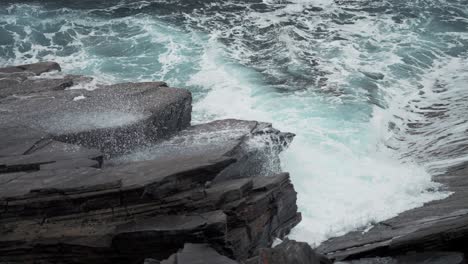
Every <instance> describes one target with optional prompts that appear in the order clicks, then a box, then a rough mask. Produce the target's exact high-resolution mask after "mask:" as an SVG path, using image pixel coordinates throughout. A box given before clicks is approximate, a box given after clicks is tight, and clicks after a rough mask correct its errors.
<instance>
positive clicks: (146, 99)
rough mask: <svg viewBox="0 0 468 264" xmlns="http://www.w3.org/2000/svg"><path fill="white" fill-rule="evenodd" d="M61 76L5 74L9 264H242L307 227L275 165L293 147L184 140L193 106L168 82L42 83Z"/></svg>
mask: <svg viewBox="0 0 468 264" xmlns="http://www.w3.org/2000/svg"><path fill="white" fill-rule="evenodd" d="M47 67H49V68H47ZM54 67H55V66H53V65H52V64H50V65H49V66H47V65H42V64H41V65H36V66H34V65H26V66H20V67H16V68H8V69H6V70H5V69H3V70H0V76H3V77H5V78H3V80H5V79H7V80H9V81H8V82H9V83H8V82H6V83H3V84H4V86H0V94H1V93H2V92H3V95H4V96H3V98H0V128H1V129H0V137H1V140H0V263H4V262H6V263H36V262H37V261H40V263H44V264H49V263H86V264H90V263H91V264H92V263H143V261H145V263H146V262H150V261H151V259H153V260H154V261H153V262H155V263H158V262H159V261H160V260H163V259H166V258H168V257H169V256H170V255H171V254H175V253H177V252H178V251H179V250H180V249H181V248H183V246H184V244H186V243H197V244H200V243H201V244H209V246H210V248H212V249H213V250H211V249H209V248H200V247H198V246H189V248H187V249H186V250H185V252H188V253H187V254H188V255H185V253H184V251H182V252H181V253H178V254H177V255H176V256H179V258H180V259H181V261H182V260H183V259H187V258H190V255H194V256H199V257H200V258H202V257H208V256H213V258H215V259H223V260H226V261H227V260H228V258H231V259H234V260H235V261H243V260H245V259H247V258H249V257H252V256H254V255H256V254H257V253H258V251H259V249H260V248H264V247H269V246H270V245H271V244H272V242H273V239H274V238H276V237H279V238H282V237H284V235H286V234H287V233H288V232H289V231H290V229H291V228H292V227H294V226H295V225H296V224H297V223H298V222H299V221H300V218H301V216H300V214H298V213H297V206H296V192H295V191H294V188H293V186H292V184H291V182H290V179H289V175H288V174H287V173H277V172H279V165H278V164H274V163H268V162H267V156H268V155H270V156H271V157H272V158H273V159H274V160H275V161H277V160H276V159H277V155H278V153H279V152H280V151H281V150H282V149H283V148H284V147H286V146H287V145H288V143H289V142H290V140H292V137H293V135H292V134H288V133H282V132H279V131H278V130H275V129H273V128H272V127H271V125H270V124H266V123H259V122H255V121H242V120H220V121H215V122H212V123H208V124H203V125H197V126H193V127H188V126H189V124H190V112H191V104H190V103H191V95H190V93H189V92H188V91H185V90H182V89H175V88H170V87H167V85H166V84H165V83H162V82H152V83H138V84H137V83H127V84H119V85H111V86H101V87H99V89H97V90H94V91H87V90H82V89H66V88H67V87H64V86H61V85H58V86H57V84H60V83H64V82H65V81H66V80H71V85H75V84H76V83H77V82H82V81H88V80H87V78H86V77H82V76H66V75H65V76H63V77H62V78H55V79H46V78H42V77H41V76H33V75H37V74H40V73H41V72H47V71H49V70H47V69H54ZM27 71H31V72H32V73H31V72H29V73H28V72H27ZM1 72H3V73H1ZM0 79H1V78H0ZM16 79H18V81H16ZM35 81H37V82H38V83H37V85H29V84H30V83H31V82H35ZM0 83H1V81H0ZM57 87H59V88H57ZM0 97H1V96H0ZM252 143H255V144H252ZM98 149H99V150H98ZM123 153H126V155H123V156H118V155H119V154H123ZM259 153H261V154H262V155H264V157H263V158H262V159H256V158H255V156H256V155H257V154H259ZM109 157H113V158H114V160H108V159H107V158H109ZM270 165H271V166H272V167H270ZM272 168H274V169H272ZM220 175H221V176H220ZM265 175H269V176H268V177H262V176H265ZM253 176H256V177H253ZM187 250H188V251H187ZM216 252H218V253H216ZM215 253H216V254H222V255H224V256H226V257H221V256H220V257H219V258H218V257H215V256H214V255H213V254H215ZM217 256H218V255H217ZM181 263H182V262H181ZM226 263H229V262H226Z"/></svg>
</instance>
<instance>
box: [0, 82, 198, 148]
mask: <svg viewBox="0 0 468 264" xmlns="http://www.w3.org/2000/svg"><path fill="white" fill-rule="evenodd" d="M62 81H65V82H68V81H67V80H66V79H63V80H55V79H47V80H45V81H44V82H45V83H44V84H41V85H43V86H44V87H48V88H44V89H42V88H40V91H41V92H37V93H32V94H29V95H28V96H27V97H12V96H9V97H5V98H3V99H0V123H2V124H11V123H15V124H20V125H24V126H28V127H30V128H34V129H36V130H40V131H45V132H47V133H48V134H50V135H51V136H52V137H53V138H55V139H57V140H60V141H64V142H68V143H73V144H79V145H83V146H86V147H90V148H97V149H100V150H101V151H103V152H104V153H105V154H107V155H115V154H119V153H124V152H128V151H129V150H131V149H132V148H133V147H135V146H139V145H143V144H146V143H148V142H152V141H155V140H158V139H162V138H165V137H168V136H169V135H170V134H171V133H174V132H176V131H179V130H181V129H183V128H186V127H187V126H189V124H190V118H191V117H190V114H191V96H190V93H189V92H188V91H186V90H183V89H175V88H168V87H165V86H164V84H163V83H160V82H154V83H126V84H119V85H111V86H104V87H101V88H100V89H97V90H94V91H87V90H78V89H73V90H63V89H62V88H63V87H61V88H60V89H58V90H56V89H55V88H54V87H55V85H57V83H61V82H62ZM25 82H26V81H25ZM25 82H23V83H22V84H24V83H25ZM22 84H21V85H22ZM28 87H29V86H25V87H22V88H21V89H19V90H28V91H29V90H30V89H29V88H28ZM34 87H35V89H36V88H37V87H38V86H34ZM51 87H52V89H49V88H51ZM2 90H3V89H2ZM16 90H18V89H16ZM0 91H1V90H0ZM79 98H83V99H81V100H77V99H79Z"/></svg>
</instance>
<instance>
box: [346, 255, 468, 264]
mask: <svg viewBox="0 0 468 264" xmlns="http://www.w3.org/2000/svg"><path fill="white" fill-rule="evenodd" d="M338 263H339V264H465V263H466V260H465V256H464V255H463V253H459V252H423V253H408V254H406V255H402V256H395V257H392V258H391V257H384V258H364V259H360V260H354V261H347V262H338Z"/></svg>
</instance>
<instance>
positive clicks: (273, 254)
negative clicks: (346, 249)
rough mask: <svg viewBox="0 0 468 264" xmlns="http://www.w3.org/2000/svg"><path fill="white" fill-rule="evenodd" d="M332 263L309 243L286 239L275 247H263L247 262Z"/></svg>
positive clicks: (287, 263) (279, 263)
mask: <svg viewBox="0 0 468 264" xmlns="http://www.w3.org/2000/svg"><path fill="white" fill-rule="evenodd" d="M285 263H286V264H331V263H332V262H331V261H330V260H329V259H327V258H326V257H325V256H322V255H320V254H317V253H316V252H315V251H314V250H312V248H311V247H310V246H309V244H307V243H304V242H296V241H294V240H285V241H284V242H282V243H281V244H279V245H278V246H276V247H274V248H263V249H261V250H260V253H259V254H258V256H257V257H255V258H252V259H249V260H248V261H247V264H285Z"/></svg>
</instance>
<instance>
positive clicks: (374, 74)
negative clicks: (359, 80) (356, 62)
mask: <svg viewBox="0 0 468 264" xmlns="http://www.w3.org/2000/svg"><path fill="white" fill-rule="evenodd" d="M362 74H364V75H365V76H367V77H369V78H371V79H374V80H383V78H384V77H385V75H384V74H383V73H380V72H368V71H362Z"/></svg>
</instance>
